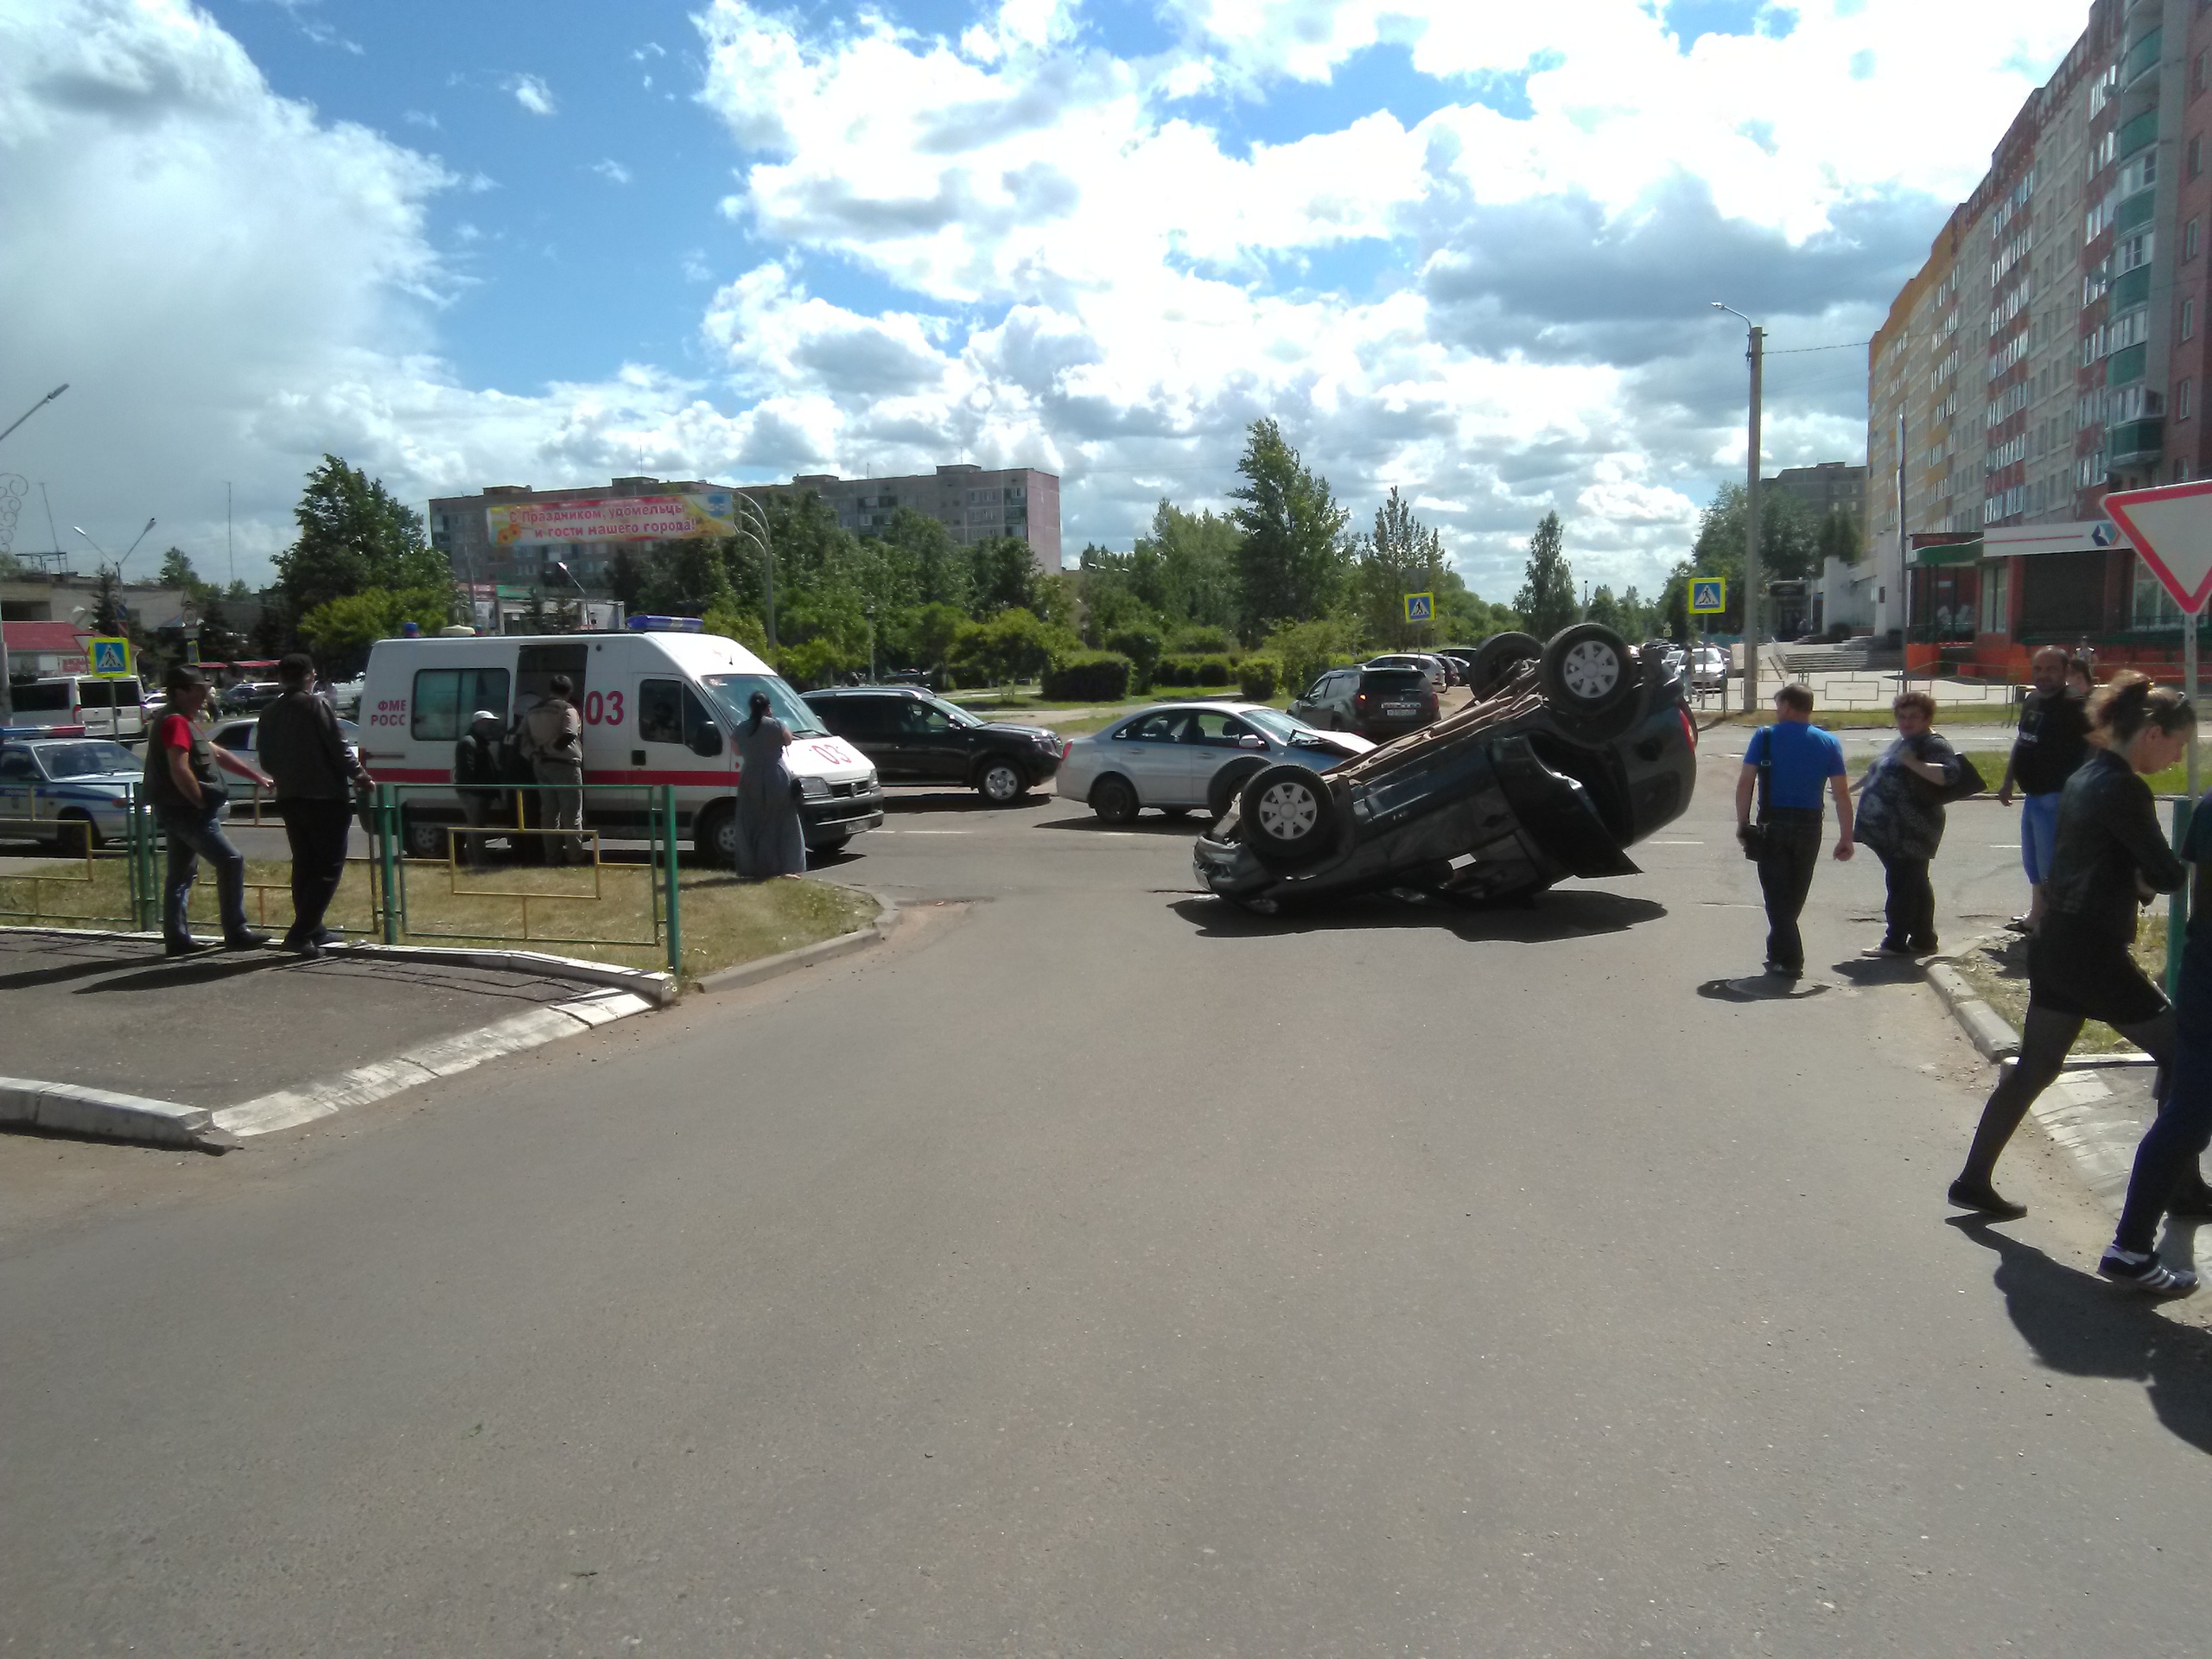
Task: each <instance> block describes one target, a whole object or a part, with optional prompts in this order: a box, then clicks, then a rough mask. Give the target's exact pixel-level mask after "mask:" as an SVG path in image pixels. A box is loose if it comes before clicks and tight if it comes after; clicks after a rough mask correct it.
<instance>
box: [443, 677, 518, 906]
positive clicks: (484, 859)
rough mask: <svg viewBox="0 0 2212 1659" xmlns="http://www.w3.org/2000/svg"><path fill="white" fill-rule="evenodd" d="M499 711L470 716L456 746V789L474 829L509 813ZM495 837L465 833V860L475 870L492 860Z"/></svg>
mask: <svg viewBox="0 0 2212 1659" xmlns="http://www.w3.org/2000/svg"><path fill="white" fill-rule="evenodd" d="M499 740H500V733H499V715H496V714H494V713H493V711H492V710H491V709H478V710H477V711H476V712H475V713H474V715H470V716H469V717H468V729H467V731H465V732H463V733H462V734H461V741H459V742H458V743H456V744H454V746H453V787H454V794H456V795H458V796H459V797H461V816H462V817H466V818H467V820H468V826H469V828H470V829H472V830H475V831H481V830H482V829H483V828H484V826H485V825H486V824H487V823H504V822H505V820H506V817H507V810H506V809H507V799H508V798H507V791H505V788H503V787H502V785H504V783H505V779H506V770H507V762H506V757H505V755H503V754H501V753H499V751H500V748H501V747H502V745H501V743H500V741H499ZM491 839H492V838H491V837H490V836H486V835H483V834H480V833H479V834H472V835H465V836H461V848H460V852H461V863H462V864H463V865H464V866H466V867H467V868H469V869H472V870H480V869H482V868H484V867H485V866H486V865H487V864H489V863H490V862H491V861H492V854H491Z"/></svg>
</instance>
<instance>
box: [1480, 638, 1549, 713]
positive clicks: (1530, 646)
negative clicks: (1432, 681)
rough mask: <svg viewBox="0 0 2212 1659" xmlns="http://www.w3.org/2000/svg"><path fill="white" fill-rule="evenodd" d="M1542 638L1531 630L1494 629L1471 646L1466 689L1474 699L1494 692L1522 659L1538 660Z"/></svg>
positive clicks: (1509, 676)
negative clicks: (1501, 631)
mask: <svg viewBox="0 0 2212 1659" xmlns="http://www.w3.org/2000/svg"><path fill="white" fill-rule="evenodd" d="M1543 655H1544V642H1543V641H1542V640H1541V639H1537V638H1536V636H1535V634H1533V633H1494V634H1492V635H1491V637H1490V638H1489V639H1485V640H1484V641H1483V642H1482V644H1481V645H1479V646H1478V647H1477V648H1476V650H1475V660H1474V661H1473V662H1472V663H1471V664H1468V666H1467V690H1468V691H1469V692H1470V693H1471V695H1472V696H1473V698H1474V700H1475V701H1476V702H1482V701H1483V700H1484V698H1485V697H1490V696H1496V695H1497V690H1498V688H1499V687H1501V686H1503V684H1504V683H1506V681H1507V680H1509V679H1510V678H1511V677H1513V672H1514V671H1515V670H1516V669H1517V668H1519V667H1520V666H1521V665H1522V664H1523V663H1534V662H1541V660H1542V659H1543Z"/></svg>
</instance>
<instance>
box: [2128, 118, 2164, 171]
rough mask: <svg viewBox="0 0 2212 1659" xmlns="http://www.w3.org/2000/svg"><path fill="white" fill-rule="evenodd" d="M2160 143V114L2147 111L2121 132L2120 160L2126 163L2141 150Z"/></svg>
mask: <svg viewBox="0 0 2212 1659" xmlns="http://www.w3.org/2000/svg"><path fill="white" fill-rule="evenodd" d="M2155 143H2158V111H2156V110H2145V111H2144V112H2143V113H2142V114H2140V115H2139V116H2137V117H2136V118H2134V119H2133V121H2130V122H2129V123H2127V124H2126V125H2125V126H2123V127H2121V128H2120V160H2121V161H2126V159H2127V158H2128V157H2129V156H2133V154H2134V153H2135V152H2136V151H2137V150H2139V149H2148V148H2149V147H2150V146H2151V145H2152V144H2155Z"/></svg>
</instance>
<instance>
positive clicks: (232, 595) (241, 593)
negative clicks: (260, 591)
mask: <svg viewBox="0 0 2212 1659" xmlns="http://www.w3.org/2000/svg"><path fill="white" fill-rule="evenodd" d="M223 597H224V598H225V599H227V600H229V601H232V603H233V604H235V603H237V602H238V601H239V600H242V599H243V600H249V601H250V600H251V599H252V597H253V589H252V588H249V587H247V586H246V585H245V582H241V581H239V580H238V578H237V577H236V576H233V577H232V578H231V585H230V586H229V587H227V588H224V589H223Z"/></svg>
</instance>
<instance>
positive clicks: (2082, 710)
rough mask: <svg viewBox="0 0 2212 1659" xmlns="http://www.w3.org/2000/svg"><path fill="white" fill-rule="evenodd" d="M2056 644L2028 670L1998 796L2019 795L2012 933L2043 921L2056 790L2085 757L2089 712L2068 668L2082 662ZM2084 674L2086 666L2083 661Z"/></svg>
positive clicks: (2055, 828)
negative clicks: (2022, 877)
mask: <svg viewBox="0 0 2212 1659" xmlns="http://www.w3.org/2000/svg"><path fill="white" fill-rule="evenodd" d="M2080 662H2081V659H2080V658H2070V659H2069V658H2068V656H2067V654H2066V652H2064V651H2063V650H2061V649H2060V648H2059V647H2058V646H2056V645H2045V646H2044V647H2043V648H2042V649H2041V650H2040V651H2038V652H2036V654H2035V658H2034V660H2033V661H2032V662H2031V663H2030V664H2029V668H2028V673H2029V678H2030V680H2031V683H2032V685H2033V690H2032V691H2031V694H2030V696H2028V699H2027V701H2026V702H2024V703H2022V704H2021V705H2020V731H2019V735H2018V736H2017V737H2015V738H2014V739H2013V740H2012V755H2011V757H2010V758H2009V759H2007V760H2006V761H2005V781H2004V782H2002V783H2001V784H1999V785H1998V786H1997V798H1998V800H1999V803H2000V804H2004V805H2005V806H2010V805H2012V794H2013V791H2014V788H2015V787H2016V786H2017V787H2018V791H2019V793H2020V863H2021V865H2022V867H2023V868H2024V869H2025V870H2026V871H2027V876H2028V909H2027V913H2026V914H2025V915H2024V916H2015V917H2014V918H2012V922H2011V924H2010V925H2011V927H2012V931H2014V932H2016V933H2032V932H2033V931H2035V929H2036V925H2037V923H2038V922H2040V921H2042V920H2043V880H2044V871H2046V870H2048V869H2049V868H2050V855H2051V850H2052V849H2053V848H2054V847H2055V846H2056V843H2057V840H2058V791H2061V790H2062V789H2063V788H2065V787H2066V780H2067V779H2069V778H2071V777H2072V776H2073V775H2074V770H2075V767H2077V766H2080V765H2081V764H2082V761H2083V760H2085V759H2087V758H2088V753H2089V714H2088V707H2087V705H2086V703H2085V702H2084V700H2083V697H2082V696H2081V695H2077V694H2076V693H2075V690H2073V684H2072V676H2071V675H2070V673H2069V670H2070V669H2071V668H2072V667H2073V666H2074V665H2075V664H2076V663H2080ZM2082 671H2083V674H2084V677H2086V675H2087V672H2088V664H2082Z"/></svg>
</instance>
